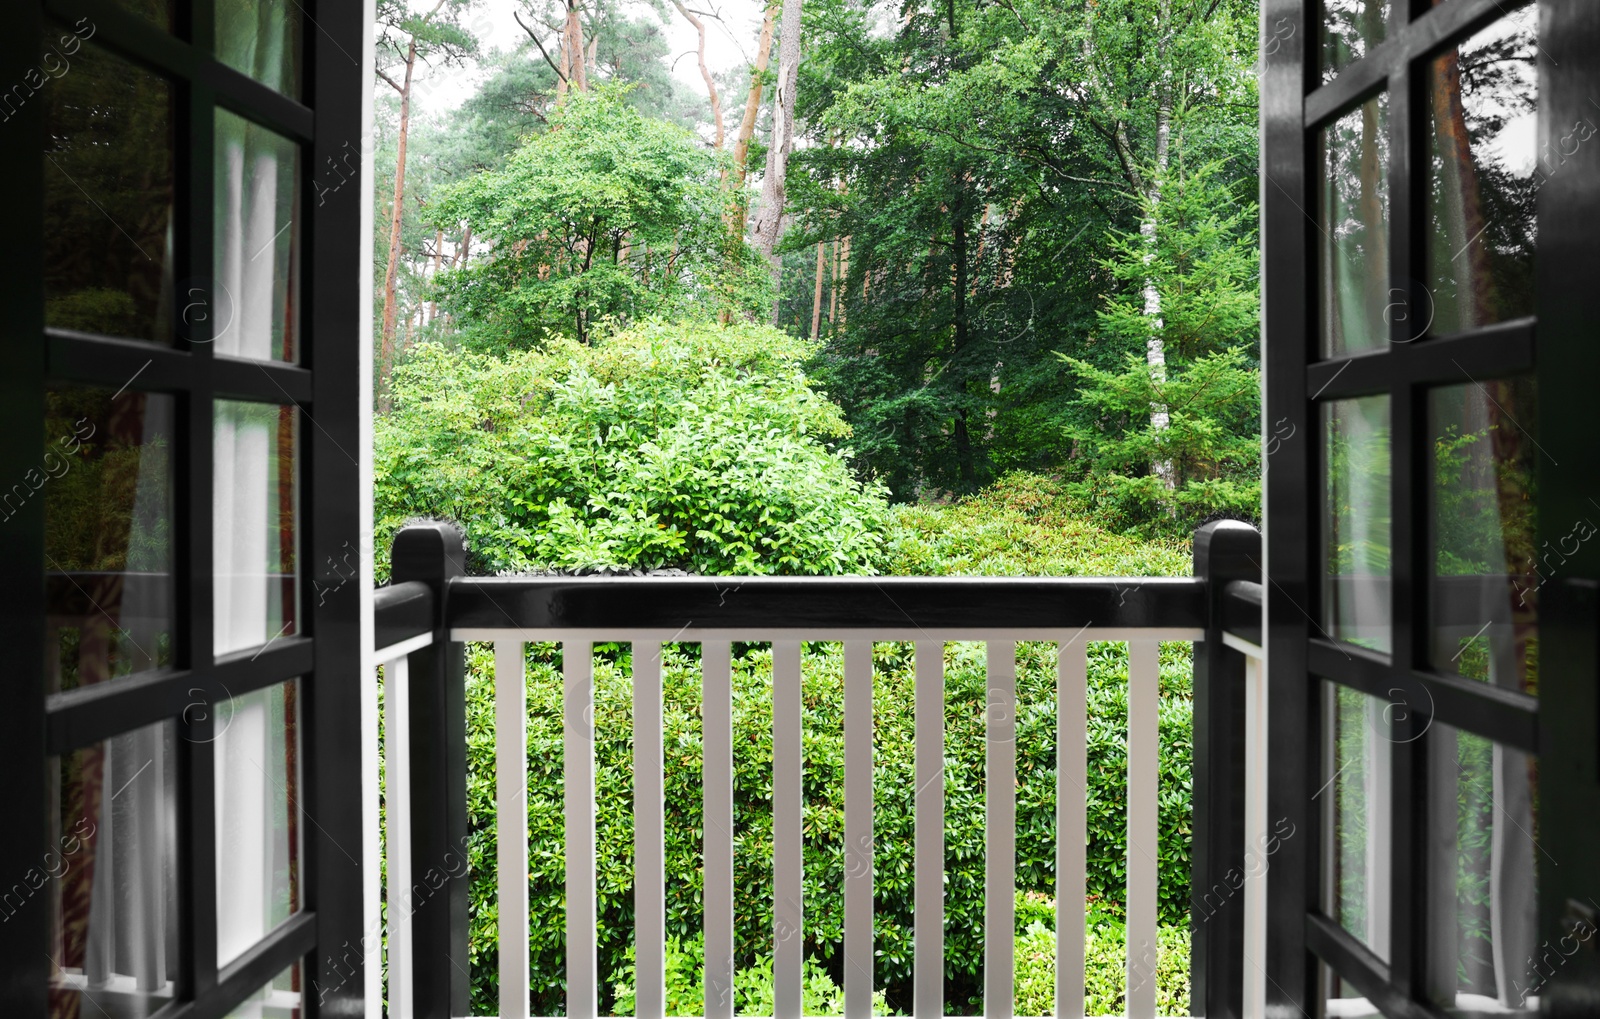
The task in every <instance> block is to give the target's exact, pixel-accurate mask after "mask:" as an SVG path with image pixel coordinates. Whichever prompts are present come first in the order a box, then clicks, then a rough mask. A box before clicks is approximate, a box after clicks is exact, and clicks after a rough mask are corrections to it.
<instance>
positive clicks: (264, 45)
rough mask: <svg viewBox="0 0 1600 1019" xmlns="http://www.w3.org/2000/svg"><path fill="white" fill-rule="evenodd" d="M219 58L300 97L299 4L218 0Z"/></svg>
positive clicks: (285, 0)
mask: <svg viewBox="0 0 1600 1019" xmlns="http://www.w3.org/2000/svg"><path fill="white" fill-rule="evenodd" d="M216 12H217V14H216V17H217V59H218V60H220V61H221V62H222V63H224V64H226V65H228V66H229V67H231V68H233V69H234V70H235V71H239V72H241V73H243V74H248V75H249V76H250V77H252V78H254V79H255V80H256V81H259V82H261V83H262V84H263V85H266V86H267V87H269V88H274V89H277V90H278V91H279V92H282V93H283V94H284V95H286V96H289V97H290V98H293V99H298V98H299V97H300V19H301V17H302V15H301V12H300V4H298V3H296V2H295V0H216Z"/></svg>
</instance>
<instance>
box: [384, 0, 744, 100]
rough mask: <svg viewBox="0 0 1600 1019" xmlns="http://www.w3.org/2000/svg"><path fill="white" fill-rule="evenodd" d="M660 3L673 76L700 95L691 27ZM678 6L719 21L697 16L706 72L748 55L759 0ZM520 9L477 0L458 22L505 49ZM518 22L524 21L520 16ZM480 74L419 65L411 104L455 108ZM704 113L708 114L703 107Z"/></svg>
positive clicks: (517, 3)
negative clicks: (703, 31) (701, 28)
mask: <svg viewBox="0 0 1600 1019" xmlns="http://www.w3.org/2000/svg"><path fill="white" fill-rule="evenodd" d="M662 6H663V7H665V8H666V10H667V11H668V12H669V13H670V14H671V18H670V20H668V21H667V22H666V31H667V38H668V39H669V40H670V41H671V43H672V56H671V59H672V60H673V62H674V65H673V74H674V76H675V77H677V78H678V79H679V80H681V81H683V82H684V83H686V84H687V85H689V86H690V87H691V89H692V91H693V94H695V95H700V96H704V95H705V83H704V82H703V81H702V80H701V78H700V68H699V64H698V63H697V62H696V60H695V46H696V36H695V30H694V27H693V26H692V25H690V24H689V23H688V22H687V21H685V20H684V18H683V16H682V15H680V14H679V13H678V12H677V10H676V9H674V8H673V7H672V5H671V3H670V2H664V3H663V4H662ZM684 6H686V7H688V8H689V9H690V10H692V11H694V12H695V13H696V14H702V13H705V12H711V13H714V14H717V15H720V16H721V18H722V21H721V22H718V21H715V20H712V19H710V18H702V19H701V20H702V21H704V22H705V25H706V64H707V66H709V67H710V68H711V70H712V73H718V72H721V71H726V70H728V69H729V68H732V67H737V66H739V65H740V64H743V63H744V62H745V61H746V59H747V58H746V56H745V54H749V53H753V51H754V49H755V45H756V39H757V36H758V35H759V34H760V31H761V14H762V11H763V10H764V6H763V4H762V3H761V2H760V0H685V3H684ZM630 7H631V9H632V10H633V11H634V12H635V14H636V16H637V15H639V14H644V15H647V16H650V17H659V15H656V14H654V12H653V11H651V9H650V7H649V6H648V5H647V4H645V3H634V4H632V5H630ZM522 10H523V3H522V0H479V2H478V4H477V5H476V6H475V7H474V9H473V10H472V11H471V13H469V14H468V15H467V16H466V18H465V19H464V20H465V23H466V26H467V28H468V30H469V31H471V32H472V33H473V34H474V35H476V36H477V37H478V40H479V44H480V46H481V47H482V48H483V49H484V50H485V51H489V50H494V49H499V50H510V49H514V48H516V47H517V46H518V45H520V44H521V43H522V42H523V41H524V40H525V39H527V35H526V34H525V33H524V32H523V31H522V29H521V28H520V27H518V25H517V22H516V19H515V18H514V17H512V15H513V13H515V12H519V11H522ZM523 20H524V21H528V20H529V18H528V17H527V15H526V14H524V15H523ZM735 35H736V36H737V41H735V38H734V36H735ZM424 70H426V73H425V74H424V73H423V72H424ZM482 78H483V72H482V70H481V69H480V68H479V67H478V66H477V65H476V64H469V65H468V66H466V67H463V68H446V67H441V68H429V69H421V68H419V70H418V74H417V77H416V81H415V84H414V85H413V89H414V91H415V94H416V97H415V99H414V100H413V102H414V103H415V105H416V106H417V107H418V109H419V111H421V112H425V113H442V112H444V111H447V110H452V109H455V108H456V107H458V106H460V105H461V104H462V103H464V102H465V101H466V100H467V99H468V98H469V97H471V95H472V92H473V89H475V88H476V87H477V85H478V83H479V81H481V80H482ZM723 106H724V109H723V115H724V116H726V115H727V102H726V100H724V103H723ZM707 116H708V117H709V116H710V110H709V106H708V108H707Z"/></svg>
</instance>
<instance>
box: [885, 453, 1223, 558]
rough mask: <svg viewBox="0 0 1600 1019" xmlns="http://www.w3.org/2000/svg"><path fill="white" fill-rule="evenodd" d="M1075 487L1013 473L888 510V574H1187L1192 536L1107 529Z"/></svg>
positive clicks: (1035, 475) (1047, 479)
mask: <svg viewBox="0 0 1600 1019" xmlns="http://www.w3.org/2000/svg"><path fill="white" fill-rule="evenodd" d="M1069 488H1070V486H1068V485H1067V484H1066V483H1064V482H1062V481H1060V480H1058V479H1056V478H1050V477H1044V476H1042V475H1038V474H1022V473H1015V474H1008V475H1006V476H1005V477H1004V478H1001V479H1000V480H999V481H998V482H996V483H995V484H994V485H993V486H991V487H990V488H988V489H986V490H984V491H982V492H980V493H979V494H977V495H974V496H969V497H968V498H965V499H962V500H960V501H958V502H954V503H950V504H947V505H940V504H937V503H917V504H914V505H909V506H895V507H893V508H892V509H891V510H890V513H889V523H888V528H887V530H886V533H885V535H884V555H883V572H884V573H889V574H907V575H913V576H930V577H931V576H944V575H948V574H980V575H985V576H1031V577H1051V576H1095V577H1152V576H1157V577H1174V576H1183V575H1186V574H1187V573H1188V572H1189V570H1190V566H1191V561H1192V556H1191V553H1190V551H1189V543H1188V541H1187V540H1184V539H1178V538H1163V539H1154V540H1151V539H1144V538H1138V537H1134V536H1132V535H1129V534H1124V533H1117V532H1116V531H1113V530H1108V529H1106V528H1105V527H1104V526H1103V522H1102V521H1101V520H1100V518H1098V517H1096V516H1095V515H1094V514H1093V513H1092V512H1090V511H1089V510H1088V508H1087V507H1086V506H1085V505H1084V503H1083V501H1082V500H1081V499H1078V498H1076V497H1074V496H1073V495H1072V494H1070V490H1069Z"/></svg>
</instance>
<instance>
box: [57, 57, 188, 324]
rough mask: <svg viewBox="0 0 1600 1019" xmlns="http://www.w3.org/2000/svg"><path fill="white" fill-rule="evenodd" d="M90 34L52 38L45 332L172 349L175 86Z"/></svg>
mask: <svg viewBox="0 0 1600 1019" xmlns="http://www.w3.org/2000/svg"><path fill="white" fill-rule="evenodd" d="M91 34H93V26H92V25H86V26H85V27H84V29H83V30H82V31H81V32H79V33H73V32H67V31H63V30H60V29H53V30H51V31H50V32H49V33H47V34H46V36H45V57H44V58H43V60H44V62H43V63H42V64H41V66H42V67H43V68H44V69H45V70H46V72H48V73H49V74H50V75H51V76H52V77H53V78H54V79H55V80H53V81H51V82H49V84H48V86H47V87H45V86H41V87H43V88H44V93H45V100H44V102H45V124H46V130H47V132H48V134H47V136H46V139H45V149H44V192H45V193H44V253H43V262H44V290H45V306H44V320H45V324H46V325H48V326H52V327H54V328H57V329H77V330H81V331H83V332H91V333H106V334H108V335H113V336H123V337H128V338H131V339H138V340H154V341H155V342H157V343H170V342H171V332H172V321H171V318H172V315H171V303H170V302H171V298H170V296H169V295H170V293H171V290H172V266H173V258H172V165H173V157H172V93H171V87H170V86H169V85H168V84H167V82H166V80H165V79H163V78H158V77H156V76H155V75H153V74H151V73H149V72H148V71H145V70H143V69H141V68H139V67H135V66H134V65H133V64H130V63H127V62H126V61H123V60H119V59H118V58H116V57H113V56H111V55H109V54H107V53H106V52H104V51H103V50H100V49H98V48H96V47H95V46H93V45H83V43H82V40H81V39H80V38H78V36H79V35H82V36H83V37H84V38H87V37H88V35H91ZM68 57H70V58H71V59H70V63H69V62H68V59H67V58H68ZM52 68H54V70H52Z"/></svg>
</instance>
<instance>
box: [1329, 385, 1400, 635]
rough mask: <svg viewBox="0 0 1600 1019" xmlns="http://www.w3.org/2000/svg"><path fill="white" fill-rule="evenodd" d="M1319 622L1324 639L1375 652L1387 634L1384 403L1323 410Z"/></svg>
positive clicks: (1348, 403)
mask: <svg viewBox="0 0 1600 1019" xmlns="http://www.w3.org/2000/svg"><path fill="white" fill-rule="evenodd" d="M1322 431H1323V457H1324V459H1323V471H1324V476H1323V507H1324V509H1323V514H1324V515H1323V534H1322V543H1323V545H1322V553H1323V563H1324V564H1325V565H1324V567H1323V569H1324V574H1323V581H1322V620H1323V626H1324V627H1325V628H1326V632H1327V636H1329V637H1331V638H1334V639H1337V640H1347V641H1350V642H1351V643H1353V644H1360V645H1362V646H1363V647H1369V648H1372V649H1373V650H1375V651H1388V650H1389V649H1390V639H1389V637H1390V634H1389V626H1390V623H1389V540H1390V539H1389V400H1388V398H1387V397H1383V396H1366V397H1362V398H1361V399H1359V400H1338V401H1334V402H1331V403H1326V404H1323V406H1322Z"/></svg>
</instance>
